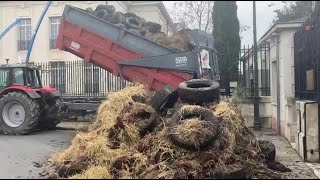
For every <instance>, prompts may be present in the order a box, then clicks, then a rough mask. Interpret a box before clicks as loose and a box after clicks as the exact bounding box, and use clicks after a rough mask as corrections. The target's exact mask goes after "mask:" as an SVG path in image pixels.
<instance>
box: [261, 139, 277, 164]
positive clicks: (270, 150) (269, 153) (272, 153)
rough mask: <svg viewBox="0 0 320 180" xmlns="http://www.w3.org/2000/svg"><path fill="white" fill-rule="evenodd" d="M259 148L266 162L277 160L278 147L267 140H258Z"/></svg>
mask: <svg viewBox="0 0 320 180" xmlns="http://www.w3.org/2000/svg"><path fill="white" fill-rule="evenodd" d="M258 144H259V147H260V149H261V151H262V154H263V156H264V158H265V160H266V161H274V160H275V159H276V146H275V145H274V144H273V143H271V142H270V141H267V140H258Z"/></svg>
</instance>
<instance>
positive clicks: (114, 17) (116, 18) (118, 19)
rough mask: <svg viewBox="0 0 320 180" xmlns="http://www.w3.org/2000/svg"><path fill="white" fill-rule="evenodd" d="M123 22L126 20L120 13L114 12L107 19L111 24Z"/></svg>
mask: <svg viewBox="0 0 320 180" xmlns="http://www.w3.org/2000/svg"><path fill="white" fill-rule="evenodd" d="M125 20H126V18H125V16H124V14H123V13H122V12H116V13H114V14H113V15H112V16H111V17H110V18H109V22H111V23H112V24H123V23H124V22H125Z"/></svg>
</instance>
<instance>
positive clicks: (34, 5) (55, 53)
mask: <svg viewBox="0 0 320 180" xmlns="http://www.w3.org/2000/svg"><path fill="white" fill-rule="evenodd" d="M45 4H46V1H1V2H0V12H1V13H0V31H1V32H2V31H4V30H5V29H6V28H7V27H8V26H9V25H10V24H11V23H13V22H14V21H15V20H16V19H17V18H23V20H22V21H21V23H20V25H18V26H16V27H14V28H13V29H11V30H10V31H9V32H8V33H7V34H6V35H5V36H4V37H3V39H2V40H1V41H0V63H6V62H5V59H9V60H10V61H11V62H17V61H18V60H19V59H21V60H22V61H23V60H25V58H26V53H27V46H28V43H29V42H30V39H31V36H32V32H33V30H34V29H35V27H36V24H37V23H38V19H39V17H40V15H41V13H42V11H43V9H44V6H45ZM66 4H69V5H72V6H76V7H79V8H82V9H86V8H87V7H91V8H93V9H95V7H96V6H97V5H99V4H108V5H114V6H115V8H116V11H121V12H124V13H126V12H133V13H136V14H137V15H139V16H141V17H143V18H145V19H146V20H147V21H152V22H156V23H159V24H160V25H162V28H163V29H162V31H163V32H165V33H167V34H170V33H172V28H171V27H172V25H173V23H172V20H171V18H170V16H169V14H168V12H167V10H166V8H165V7H164V5H163V3H162V1H53V2H52V4H51V6H50V7H49V9H48V12H47V13H46V15H45V17H44V19H43V21H42V24H41V26H40V28H39V31H38V34H37V37H36V40H35V42H34V45H33V49H32V53H31V57H30V61H31V62H51V61H72V60H78V59H79V58H78V57H76V56H74V55H72V54H70V53H67V52H62V51H59V50H57V49H55V42H56V38H57V35H58V30H59V25H60V17H61V16H62V13H63V10H64V7H65V5H66Z"/></svg>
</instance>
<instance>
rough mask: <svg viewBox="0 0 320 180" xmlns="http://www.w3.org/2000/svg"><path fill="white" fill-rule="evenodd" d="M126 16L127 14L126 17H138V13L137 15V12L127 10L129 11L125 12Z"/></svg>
mask: <svg viewBox="0 0 320 180" xmlns="http://www.w3.org/2000/svg"><path fill="white" fill-rule="evenodd" d="M124 16H125V17H126V18H127V17H134V18H136V17H137V15H136V14H135V13H132V12H127V13H125V14H124Z"/></svg>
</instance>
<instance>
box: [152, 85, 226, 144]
mask: <svg viewBox="0 0 320 180" xmlns="http://www.w3.org/2000/svg"><path fill="white" fill-rule="evenodd" d="M219 100H220V85H219V83H218V82H216V81H213V80H210V79H192V80H189V81H185V82H182V83H180V84H179V87H178V90H175V89H174V88H172V87H170V86H165V87H164V88H163V89H162V90H160V91H158V92H157V93H156V94H155V95H154V96H153V97H152V99H151V101H150V103H151V106H152V107H153V108H154V109H155V110H156V111H158V112H159V113H160V114H162V115H165V116H166V117H167V118H169V119H170V120H169V125H170V128H171V129H172V132H171V135H170V136H171V140H172V142H173V143H174V144H176V145H177V146H179V147H182V148H185V149H188V150H196V149H197V147H196V145H195V144H193V143H191V142H188V141H186V140H183V139H181V138H180V137H179V136H178V135H177V134H178V133H177V132H175V131H176V129H177V128H176V127H177V125H178V124H179V123H181V121H183V120H188V118H189V117H198V118H199V119H201V120H202V121H209V122H211V123H213V124H216V128H218V123H219V122H218V120H217V118H216V117H214V115H213V114H212V111H211V110H210V109H207V108H204V107H201V106H203V105H205V104H212V103H218V102H219ZM184 105H196V106H195V108H192V109H188V110H182V108H181V107H183V106H184ZM215 132H218V129H216V130H215ZM216 136H217V133H213V134H212V135H210V136H208V137H206V138H207V139H206V140H205V141H204V142H203V143H202V144H200V148H201V149H205V148H207V147H208V146H210V144H212V142H213V141H214V139H215V138H216Z"/></svg>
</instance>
